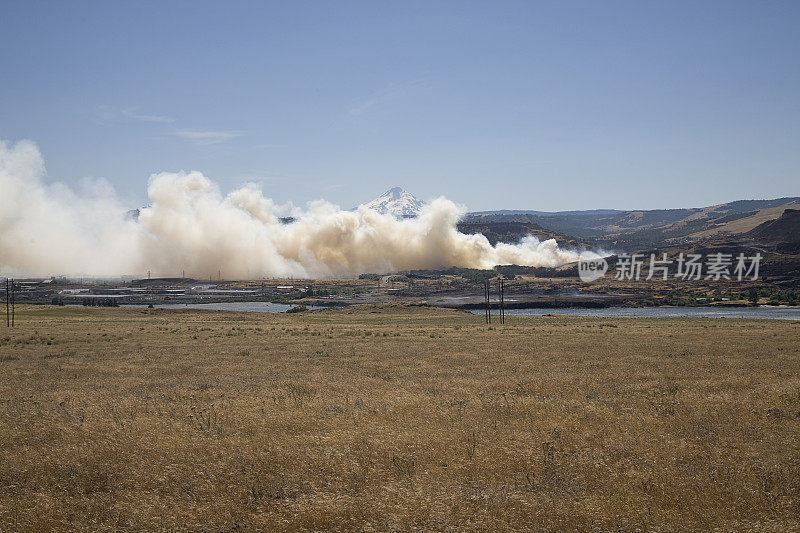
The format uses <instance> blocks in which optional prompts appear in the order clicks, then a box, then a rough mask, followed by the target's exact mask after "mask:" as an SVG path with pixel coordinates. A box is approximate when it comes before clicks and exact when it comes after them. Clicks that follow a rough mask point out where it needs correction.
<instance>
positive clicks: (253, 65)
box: [0, 0, 800, 210]
mask: <svg viewBox="0 0 800 533" xmlns="http://www.w3.org/2000/svg"><path fill="white" fill-rule="evenodd" d="M798 27H800V2H797V1H789V2H770V1H766V2H736V1H720V2H711V1H706V2H697V1H693V2H676V1H669V2H667V1H663V2H648V1H631V2H615V1H608V2H596V1H592V2H572V1H557V2H536V1H527V2H461V1H460V2H443V1H437V2H413V1H403V2H328V1H324V2H323V1H321V2H281V3H268V2H200V1H192V2H177V1H175V2H80V1H79V2H36V1H30V0H26V1H19V2H11V1H8V0H5V1H3V2H2V17H0V139H6V140H11V141H15V140H19V139H31V140H34V141H36V142H37V143H38V144H39V146H40V148H41V150H42V152H43V154H44V157H45V161H46V164H47V169H48V177H49V179H50V180H59V181H64V182H66V183H68V184H75V183H77V182H79V181H80V180H81V179H82V178H84V177H94V178H98V177H103V178H106V179H108V180H109V181H110V182H111V183H112V184H114V186H115V187H116V189H117V190H118V191H119V193H120V194H121V195H122V196H123V197H124V198H125V199H126V200H127V201H130V202H131V203H132V204H137V205H138V204H140V203H142V202H144V201H145V186H146V181H147V177H148V176H149V175H150V174H152V173H154V172H159V171H176V170H181V169H183V170H200V171H202V172H203V173H205V174H206V175H207V176H209V177H211V178H212V179H214V180H215V181H217V182H218V183H219V184H220V186H221V188H222V189H223V191H228V190H231V189H232V188H235V187H237V186H238V185H240V184H242V183H244V182H246V181H255V182H257V183H259V184H260V185H261V186H262V187H263V189H264V193H265V195H267V196H270V197H272V198H274V199H276V201H278V202H285V201H289V200H291V201H293V202H295V203H296V204H301V203H303V202H305V201H308V200H312V199H316V198H326V199H328V200H331V201H333V202H335V203H338V204H340V205H342V206H343V207H345V208H349V207H352V206H353V205H355V204H357V203H359V202H361V201H366V200H368V199H370V198H372V197H374V196H377V195H378V194H380V193H381V192H383V191H384V190H385V189H387V188H389V187H390V186H393V185H400V186H403V187H405V188H406V189H408V190H409V191H411V192H413V193H414V194H416V195H418V196H420V197H422V198H431V197H434V196H438V195H440V194H444V195H446V196H447V197H449V198H451V199H453V200H455V201H457V202H460V203H464V204H466V205H467V207H468V208H469V209H470V210H486V209H503V208H505V209H537V210H559V209H591V208H666V207H685V206H699V205H707V204H713V203H719V202H724V201H730V200H735V199H742V198H771V197H778V196H796V195H800V187H798V183H800V179H798V178H800V61H798V57H800V31H798Z"/></svg>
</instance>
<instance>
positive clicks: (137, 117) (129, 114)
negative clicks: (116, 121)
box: [122, 109, 175, 124]
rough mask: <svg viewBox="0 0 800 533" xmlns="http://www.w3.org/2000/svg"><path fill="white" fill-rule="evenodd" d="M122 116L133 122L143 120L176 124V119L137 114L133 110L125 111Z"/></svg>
mask: <svg viewBox="0 0 800 533" xmlns="http://www.w3.org/2000/svg"><path fill="white" fill-rule="evenodd" d="M122 116H123V117H125V118H130V119H133V120H141V121H142V122H160V123H162V124H168V123H171V122H175V119H174V118H172V117H168V116H165V115H143V114H139V113H135V112H133V111H132V110H131V109H123V110H122Z"/></svg>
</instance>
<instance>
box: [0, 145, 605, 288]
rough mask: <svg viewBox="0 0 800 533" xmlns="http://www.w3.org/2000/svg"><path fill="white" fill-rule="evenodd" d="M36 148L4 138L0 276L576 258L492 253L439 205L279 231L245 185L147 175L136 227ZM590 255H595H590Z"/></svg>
mask: <svg viewBox="0 0 800 533" xmlns="http://www.w3.org/2000/svg"><path fill="white" fill-rule="evenodd" d="M44 177H45V169H44V161H43V159H42V156H41V154H40V152H39V150H38V148H37V147H36V145H35V144H34V143H32V142H30V141H21V142H18V143H17V144H15V145H9V144H8V143H5V142H2V141H0V272H2V273H3V274H13V275H17V276H19V275H27V276H49V275H55V274H69V275H94V276H116V275H120V274H133V275H137V274H138V275H141V274H142V273H144V272H146V271H148V270H149V271H152V273H153V274H154V275H160V276H177V275H178V274H180V273H181V272H182V271H185V272H186V275H187V276H192V277H200V278H205V277H208V276H209V275H214V274H216V273H217V272H218V271H220V270H221V271H222V272H223V273H224V275H225V277H227V278H229V279H236V278H239V279H243V278H259V277H263V276H267V277H284V276H294V277H308V278H316V277H325V276H342V275H349V274H359V273H365V272H392V271H397V270H407V269H425V268H441V267H449V266H459V267H472V268H491V267H493V266H495V265H501V264H516V265H527V266H548V267H553V266H558V265H562V264H564V263H568V262H572V261H577V260H578V258H579V257H580V255H579V254H578V253H577V252H574V251H567V250H561V249H560V248H559V247H558V245H557V243H556V241H555V240H552V239H551V240H547V241H544V242H539V240H537V239H536V238H534V237H527V238H525V239H523V240H522V241H521V242H520V243H519V244H516V245H512V244H502V243H501V244H497V245H496V246H492V245H491V244H489V241H488V240H487V239H486V237H484V236H483V235H465V234H463V233H460V232H459V231H458V230H457V229H456V223H457V222H458V219H459V218H460V217H461V216H462V215H463V213H464V211H463V209H461V208H459V207H457V206H456V205H455V204H454V203H453V202H451V201H449V200H447V199H445V198H439V199H437V200H434V201H433V202H431V203H430V204H428V205H427V206H425V207H424V208H423V211H422V213H421V214H420V216H419V217H417V218H414V219H403V220H398V219H396V218H394V217H393V216H391V215H382V214H379V213H377V212H375V211H373V210H370V209H366V208H363V207H362V208H359V209H358V210H356V211H343V210H341V209H340V208H338V207H337V206H334V205H332V204H330V203H328V202H324V201H315V202H311V203H309V204H308V206H307V208H306V209H305V210H302V211H301V212H299V213H297V214H296V217H295V218H296V220H295V222H292V223H290V224H284V223H282V222H281V221H280V220H279V218H278V216H277V215H276V206H275V204H274V203H273V201H272V200H271V199H269V198H265V197H264V196H263V194H262V193H261V191H260V190H258V189H257V188H256V187H255V186H253V185H247V186H245V187H243V188H240V189H238V190H236V191H234V192H232V193H230V194H228V195H227V196H223V195H222V194H221V193H220V191H219V189H218V188H217V187H216V186H215V185H214V183H212V182H211V181H210V180H209V179H208V178H206V177H205V176H203V174H201V173H200V172H189V173H184V172H179V173H169V172H163V173H160V174H154V175H153V176H151V177H150V180H149V183H148V187H147V192H148V195H149V198H150V203H151V205H150V207H147V208H144V209H142V210H141V212H140V215H139V218H138V220H131V219H129V218H126V217H125V212H126V210H127V208H126V207H125V206H123V205H122V204H121V202H120V201H119V200H118V199H117V197H116V195H115V193H114V191H113V189H112V188H111V187H110V186H109V185H108V184H107V183H104V182H91V183H86V184H84V187H83V190H81V191H79V192H78V193H74V192H72V191H71V190H69V189H68V188H67V187H65V186H64V185H60V184H52V185H48V184H46V183H45V182H44ZM586 254H587V255H590V256H593V257H596V254H593V253H591V252H586Z"/></svg>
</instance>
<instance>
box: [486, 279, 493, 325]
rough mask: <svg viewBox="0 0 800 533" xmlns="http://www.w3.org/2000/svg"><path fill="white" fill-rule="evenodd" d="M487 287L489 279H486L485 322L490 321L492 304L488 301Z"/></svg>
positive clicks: (488, 291)
mask: <svg viewBox="0 0 800 533" xmlns="http://www.w3.org/2000/svg"><path fill="white" fill-rule="evenodd" d="M489 289H490V287H489V280H488V279H487V280H486V323H487V324H491V323H492V304H491V303H490V302H489V297H490V296H491V292H490V290H489Z"/></svg>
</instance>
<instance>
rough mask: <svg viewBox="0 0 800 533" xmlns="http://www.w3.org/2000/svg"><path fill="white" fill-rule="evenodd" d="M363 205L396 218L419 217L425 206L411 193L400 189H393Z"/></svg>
mask: <svg viewBox="0 0 800 533" xmlns="http://www.w3.org/2000/svg"><path fill="white" fill-rule="evenodd" d="M363 205H364V206H365V207H368V208H370V209H374V210H375V211H377V212H379V213H382V214H387V213H388V214H390V215H394V216H396V217H415V216H417V215H419V212H420V209H422V206H423V205H424V204H423V202H422V201H421V200H419V199H417V198H416V197H415V196H414V195H413V194H411V193H410V192H408V191H406V190H403V189H402V188H400V187H392V188H391V189H389V190H388V191H386V192H385V193H383V194H382V195H380V196H378V197H377V198H375V199H374V200H372V201H371V202H367V203H365V204H363Z"/></svg>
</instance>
